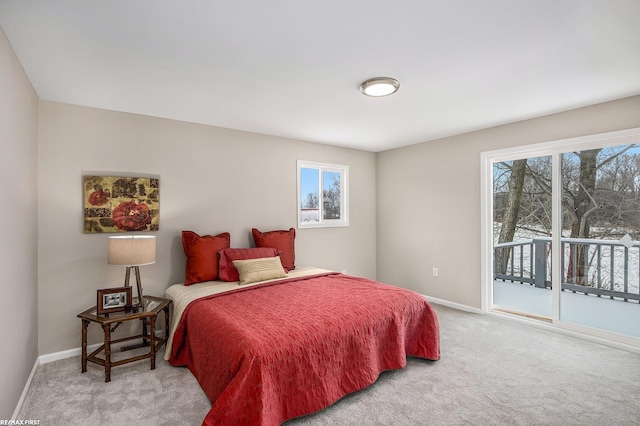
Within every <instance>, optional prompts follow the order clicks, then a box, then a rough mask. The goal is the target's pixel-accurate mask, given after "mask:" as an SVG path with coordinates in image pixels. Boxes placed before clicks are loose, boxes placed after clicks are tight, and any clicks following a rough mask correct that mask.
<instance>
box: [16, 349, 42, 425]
mask: <svg viewBox="0 0 640 426" xmlns="http://www.w3.org/2000/svg"><path fill="white" fill-rule="evenodd" d="M39 365H40V357H38V358H36V362H34V363H33V368H32V369H31V374H29V378H28V379H27V383H25V385H24V389H23V390H22V395H20V399H19V400H18V404H17V405H16V409H15V410H13V415H12V416H11V420H16V419H17V417H18V413H19V412H20V409H21V408H22V404H24V399H25V398H26V397H27V392H29V388H30V387H31V381H32V380H33V376H35V375H36V370H37V369H38V366H39Z"/></svg>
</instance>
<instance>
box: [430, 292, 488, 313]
mask: <svg viewBox="0 0 640 426" xmlns="http://www.w3.org/2000/svg"><path fill="white" fill-rule="evenodd" d="M422 297H424V298H425V299H427V300H428V301H429V303H435V304H436V305H442V306H447V307H449V308H453V309H457V310H459V311H465V312H471V313H472V314H482V313H483V312H482V309H479V308H474V307H473V306H468V305H462V304H460V303H455V302H450V301H448V300H444V299H438V298H437V297H431V296H425V295H424V294H423V295H422Z"/></svg>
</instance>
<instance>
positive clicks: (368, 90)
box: [360, 77, 400, 96]
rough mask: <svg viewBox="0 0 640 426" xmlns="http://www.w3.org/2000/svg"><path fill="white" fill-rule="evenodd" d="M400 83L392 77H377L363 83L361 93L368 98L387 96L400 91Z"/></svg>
mask: <svg viewBox="0 0 640 426" xmlns="http://www.w3.org/2000/svg"><path fill="white" fill-rule="evenodd" d="M399 88H400V83H398V80H396V79H395V78H391V77H376V78H370V79H369V80H366V81H363V82H362V84H361V85H360V91H361V92H362V93H363V94H365V95H367V96H387V95H392V94H394V93H396V92H397V91H398V89H399Z"/></svg>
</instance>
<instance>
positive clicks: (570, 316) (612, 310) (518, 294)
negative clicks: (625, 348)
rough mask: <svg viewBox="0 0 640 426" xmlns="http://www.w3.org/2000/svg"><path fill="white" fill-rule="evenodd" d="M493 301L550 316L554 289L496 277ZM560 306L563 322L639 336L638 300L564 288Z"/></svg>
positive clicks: (517, 309)
mask: <svg viewBox="0 0 640 426" xmlns="http://www.w3.org/2000/svg"><path fill="white" fill-rule="evenodd" d="M493 303H494V305H496V306H499V307H502V308H505V309H509V310H513V311H519V312H524V313H531V314H534V315H538V316H544V317H551V290H550V289H547V288H538V287H535V286H532V285H529V284H526V283H525V284H521V283H517V282H516V283H512V282H508V281H506V282H505V281H502V280H495V281H494V286H493ZM560 309H561V316H560V318H561V319H562V320H564V321H569V322H572V323H576V324H580V325H586V326H590V327H595V328H600V329H603V330H608V331H612V332H615V333H621V334H625V335H627V336H632V337H640V303H638V302H637V301H631V302H624V301H622V300H618V299H613V300H612V299H610V298H609V297H597V296H595V295H585V294H580V293H573V292H571V291H563V292H562V293H561V294H560Z"/></svg>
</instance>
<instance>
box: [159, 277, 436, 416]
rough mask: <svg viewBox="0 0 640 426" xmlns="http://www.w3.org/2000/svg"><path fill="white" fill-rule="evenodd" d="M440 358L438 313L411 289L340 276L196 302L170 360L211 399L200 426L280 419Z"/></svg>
mask: <svg viewBox="0 0 640 426" xmlns="http://www.w3.org/2000/svg"><path fill="white" fill-rule="evenodd" d="M407 355H411V356H416V357H421V358H427V359H431V360H437V359H439V358H440V340H439V330H438V320H437V317H436V314H435V313H434V311H433V310H432V309H431V306H430V305H429V303H428V302H427V301H426V300H425V299H424V298H423V297H422V296H420V295H418V294H417V293H414V292H411V291H408V290H404V289H401V288H397V287H393V286H390V285H386V284H382V283H379V282H376V281H371V280H367V279H364V278H355V277H351V276H346V275H342V274H337V273H331V274H323V275H315V276H312V277H303V278H298V279H293V280H282V281H277V282H272V283H266V284H262V285H258V286H254V287H246V288H239V289H238V290H234V291H232V292H227V293H222V294H217V295H213V296H208V297H204V298H201V299H198V300H196V301H194V302H192V303H191V304H189V305H188V306H187V308H186V309H185V311H184V314H183V316H182V319H181V321H180V324H179V326H178V328H177V329H176V331H175V334H174V342H173V349H172V352H171V358H170V360H169V362H170V363H171V364H172V365H174V366H180V365H187V366H188V367H189V369H190V370H191V372H192V373H193V375H194V376H195V377H196V378H197V380H198V382H199V383H200V385H201V386H202V388H203V389H204V391H205V393H206V394H207V396H208V397H209V399H210V401H211V402H212V407H211V410H210V411H209V413H208V414H207V416H206V418H205V419H204V422H203V424H204V425H241V424H243V425H244V424H246V425H279V424H281V423H282V422H284V421H285V420H288V419H291V418H294V417H298V416H302V415H305V414H309V413H312V412H314V411H318V410H320V409H322V408H325V407H327V406H329V405H331V404H333V403H334V402H335V401H337V400H338V399H340V398H341V397H343V396H344V395H347V394H349V393H351V392H354V391H357V390H360V389H363V388H365V387H367V386H369V385H370V384H372V383H373V382H375V381H376V379H377V378H378V376H379V374H380V373H381V372H382V371H385V370H393V369H398V368H402V367H404V366H405V365H406V357H407Z"/></svg>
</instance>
